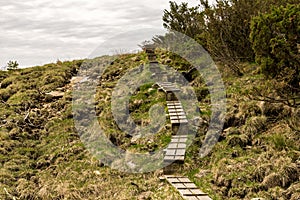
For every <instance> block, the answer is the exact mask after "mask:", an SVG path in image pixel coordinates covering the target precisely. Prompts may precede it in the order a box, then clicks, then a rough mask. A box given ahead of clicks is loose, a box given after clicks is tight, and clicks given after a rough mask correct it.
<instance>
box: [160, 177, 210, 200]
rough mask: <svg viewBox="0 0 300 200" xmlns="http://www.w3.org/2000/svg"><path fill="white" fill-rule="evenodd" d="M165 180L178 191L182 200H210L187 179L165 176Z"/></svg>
mask: <svg viewBox="0 0 300 200" xmlns="http://www.w3.org/2000/svg"><path fill="white" fill-rule="evenodd" d="M165 178H166V180H167V181H168V182H169V183H170V184H171V185H172V186H173V187H174V188H176V189H177V190H178V192H179V193H180V195H181V196H182V197H183V198H184V199H187V200H211V198H209V196H208V195H207V194H206V193H204V192H202V191H201V190H200V189H198V187H197V186H196V185H195V184H194V183H193V182H191V181H190V179H189V178H187V177H182V176H172V175H167V176H165Z"/></svg>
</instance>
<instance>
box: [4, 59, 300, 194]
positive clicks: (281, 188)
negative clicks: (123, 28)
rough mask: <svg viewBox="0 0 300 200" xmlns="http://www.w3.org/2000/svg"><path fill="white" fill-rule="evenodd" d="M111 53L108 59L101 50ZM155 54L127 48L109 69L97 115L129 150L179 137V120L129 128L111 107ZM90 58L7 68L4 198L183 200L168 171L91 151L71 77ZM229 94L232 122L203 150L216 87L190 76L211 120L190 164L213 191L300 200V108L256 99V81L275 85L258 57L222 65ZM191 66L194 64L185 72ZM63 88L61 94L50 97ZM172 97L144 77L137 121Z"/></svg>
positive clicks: (133, 108)
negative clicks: (121, 83)
mask: <svg viewBox="0 0 300 200" xmlns="http://www.w3.org/2000/svg"><path fill="white" fill-rule="evenodd" d="M100 59H105V57H103V58H100ZM159 59H160V62H162V63H164V64H166V63H168V64H169V65H170V66H174V67H175V68H177V69H178V70H180V71H183V70H181V68H180V63H182V62H179V63H178V61H174V60H170V59H169V57H168V55H167V54H164V53H160V56H159ZM145 62H147V59H146V56H145V54H144V53H139V54H136V55H122V56H120V57H119V58H118V59H116V60H115V61H114V62H113V63H112V64H111V65H110V67H109V68H108V69H107V70H106V71H105V72H104V74H103V75H102V77H101V83H100V84H99V86H98V89H97V94H96V97H95V99H96V101H97V105H96V114H97V115H98V116H99V123H100V124H101V126H103V128H104V129H105V134H106V135H107V137H108V138H109V139H110V140H111V141H112V142H113V143H115V144H117V145H119V146H120V147H121V148H123V149H130V150H131V151H133V152H143V151H153V150H155V149H161V148H163V147H165V146H166V145H167V144H168V142H169V140H170V137H169V136H170V134H171V131H170V125H168V124H166V126H165V127H164V128H163V129H161V130H160V132H159V134H157V135H155V136H153V138H147V140H143V139H133V138H130V137H127V136H126V135H124V134H123V133H122V132H121V131H120V130H119V129H118V128H117V126H116V124H115V123H114V121H113V116H112V114H111V111H110V98H111V92H112V88H113V87H114V86H115V84H116V82H117V80H118V79H119V78H121V77H122V75H123V74H124V73H125V72H126V70H128V69H130V68H134V67H136V66H139V65H140V64H143V63H145ZM81 63H82V61H72V62H64V63H61V62H58V63H56V64H49V65H46V66H42V67H33V68H29V69H20V70H13V71H8V72H0V81H1V89H0V100H1V104H0V106H1V109H0V139H1V143H0V152H1V154H0V163H1V168H0V199H7V200H8V199H169V200H174V199H180V195H179V194H177V193H176V192H175V191H174V190H173V188H171V186H169V185H168V184H167V183H165V182H161V181H160V180H159V176H160V175H162V172H161V170H158V171H156V172H152V173H146V174H126V173H120V172H118V171H115V170H111V169H109V168H107V167H105V166H103V164H101V162H99V161H98V160H96V159H95V158H93V156H91V155H90V154H89V152H88V151H87V150H86V149H85V147H84V145H83V144H82V142H81V141H80V138H79V136H78V135H77V132H76V130H75V127H74V120H73V114H72V85H71V80H72V77H73V76H75V75H76V73H77V70H78V69H79V67H80V64H81ZM219 68H220V70H221V71H222V75H223V77H224V82H225V84H226V87H227V96H228V99H227V100H228V105H227V106H228V113H227V116H226V122H225V127H224V130H223V132H222V135H221V137H220V139H219V143H218V144H217V145H216V146H215V147H214V149H213V151H212V152H211V153H210V155H209V156H207V157H205V158H203V159H201V158H199V156H198V151H199V145H201V141H202V139H203V138H204V134H205V130H206V128H207V126H208V123H209V117H210V105H209V102H210V101H209V93H208V92H207V88H206V86H205V83H203V81H202V78H201V77H200V76H199V75H198V74H194V75H190V74H189V77H192V78H191V85H192V86H193V87H194V88H195V91H196V95H197V97H198V100H199V107H200V109H201V119H202V123H201V126H200V129H199V133H198V134H197V138H196V139H195V141H194V144H193V145H192V146H191V147H190V148H189V149H188V152H187V157H186V162H185V164H184V165H183V166H182V167H180V168H179V169H178V172H179V173H181V174H184V175H188V176H189V177H190V178H191V179H192V180H193V181H194V182H195V183H196V184H197V185H198V186H200V188H201V189H203V190H204V191H206V192H208V193H209V194H210V196H211V197H212V198H214V199H251V198H254V197H264V198H266V199H293V200H296V199H299V198H300V182H299V175H300V169H299V167H300V159H299V157H300V149H299V146H300V145H299V144H300V134H299V132H300V129H299V127H300V124H299V122H300V110H299V108H291V107H288V106H286V105H283V104H280V103H277V104H274V103H268V102H262V101H257V100H255V96H253V93H252V91H253V86H257V85H259V86H261V87H263V86H264V85H266V84H267V83H266V82H265V80H264V79H263V77H262V76H261V75H260V74H258V73H257V71H258V70H257V66H256V65H255V64H248V63H247V64H245V69H246V71H247V73H245V75H244V76H242V77H236V76H233V75H232V74H231V73H230V72H227V71H226V70H225V68H224V67H223V66H222V65H220V66H219ZM186 73H187V71H186ZM52 91H57V92H58V93H59V94H60V95H57V97H55V96H53V95H52V96H51V95H50V94H48V93H49V92H52ZM154 103H159V104H161V105H165V104H164V103H165V102H164V97H163V95H162V94H160V93H159V92H157V91H156V90H155V89H152V88H151V84H150V85H149V84H148V85H147V84H146V85H143V86H141V87H140V89H139V90H138V91H137V92H136V93H135V94H133V96H132V97H131V99H130V105H129V108H130V112H131V115H132V117H133V119H134V121H135V122H136V123H137V124H141V125H144V126H146V125H147V124H148V123H149V116H148V115H147V113H148V110H149V108H150V107H151V106H152V105H154Z"/></svg>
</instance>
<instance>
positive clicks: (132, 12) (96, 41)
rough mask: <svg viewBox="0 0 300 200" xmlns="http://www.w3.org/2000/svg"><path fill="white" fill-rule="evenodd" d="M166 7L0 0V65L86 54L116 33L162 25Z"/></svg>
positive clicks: (129, 0)
mask: <svg viewBox="0 0 300 200" xmlns="http://www.w3.org/2000/svg"><path fill="white" fill-rule="evenodd" d="M178 2H179V0H178ZM191 2H192V4H191V5H196V4H197V3H198V0H193V1H191ZM189 4H190V3H189ZM168 8H169V3H168V0H152V1H138V0H110V1H108V0H107V1H103V0H101V1H99V0H89V1H86V0H27V1H24V0H14V1H4V0H0V24H1V25H0V44H1V45H0V52H1V54H0V66H3V65H5V64H6V63H7V62H8V61H9V60H17V61H18V62H19V63H20V64H21V66H23V67H27V66H34V65H41V64H44V63H48V62H53V61H56V60H57V59H61V60H65V59H67V60H69V59H77V58H85V57H88V56H89V54H90V53H91V52H93V50H94V49H95V48H96V47H97V46H98V45H100V44H101V43H102V42H103V41H105V40H107V39H108V38H110V37H111V36H114V35H117V34H118V33H122V32H123V33H124V32H126V31H129V30H135V29H139V28H162V20H161V18H162V15H163V9H168ZM138 38H139V39H140V37H138ZM137 42H140V41H137Z"/></svg>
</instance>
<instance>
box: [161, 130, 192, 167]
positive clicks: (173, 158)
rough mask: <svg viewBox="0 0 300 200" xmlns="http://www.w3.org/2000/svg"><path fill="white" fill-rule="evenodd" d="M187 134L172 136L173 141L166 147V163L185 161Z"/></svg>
mask: <svg viewBox="0 0 300 200" xmlns="http://www.w3.org/2000/svg"><path fill="white" fill-rule="evenodd" d="M187 139H188V136H187V135H179V136H177V135H175V136H172V139H171V142H170V144H169V145H168V147H167V149H166V154H165V157H164V162H165V163H173V162H176V163H184V157H185V151H186V142H187Z"/></svg>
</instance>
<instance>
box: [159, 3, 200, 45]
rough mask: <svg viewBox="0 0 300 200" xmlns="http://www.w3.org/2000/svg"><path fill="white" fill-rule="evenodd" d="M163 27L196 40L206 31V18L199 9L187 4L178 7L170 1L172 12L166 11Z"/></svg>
mask: <svg viewBox="0 0 300 200" xmlns="http://www.w3.org/2000/svg"><path fill="white" fill-rule="evenodd" d="M163 22H164V23H163V26H164V27H165V28H166V29H169V30H174V31H177V32H180V33H183V34H185V35H187V36H189V37H191V38H194V39H195V38H196V37H197V35H199V34H201V33H202V32H203V30H204V29H205V26H204V25H205V23H204V18H203V15H202V13H201V12H199V7H191V8H189V7H188V4H187V3H181V4H180V5H178V4H177V3H176V2H172V1H170V11H168V10H166V9H165V10H164V15H163Z"/></svg>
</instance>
